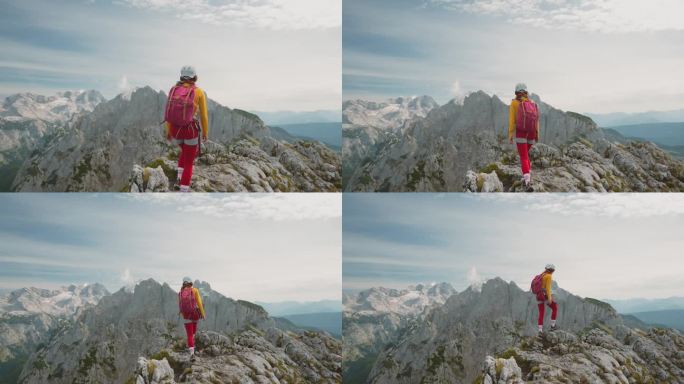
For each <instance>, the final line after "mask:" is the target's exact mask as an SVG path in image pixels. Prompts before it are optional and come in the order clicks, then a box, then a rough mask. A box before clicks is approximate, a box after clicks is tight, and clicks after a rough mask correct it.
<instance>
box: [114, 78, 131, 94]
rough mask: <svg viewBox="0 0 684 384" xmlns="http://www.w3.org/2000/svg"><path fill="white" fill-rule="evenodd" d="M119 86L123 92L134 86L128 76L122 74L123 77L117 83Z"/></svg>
mask: <svg viewBox="0 0 684 384" xmlns="http://www.w3.org/2000/svg"><path fill="white" fill-rule="evenodd" d="M117 87H118V88H119V91H121V92H123V93H126V92H129V91H130V90H131V89H132V86H131V83H129V82H128V76H126V75H123V76H121V79H119V82H118V83H117Z"/></svg>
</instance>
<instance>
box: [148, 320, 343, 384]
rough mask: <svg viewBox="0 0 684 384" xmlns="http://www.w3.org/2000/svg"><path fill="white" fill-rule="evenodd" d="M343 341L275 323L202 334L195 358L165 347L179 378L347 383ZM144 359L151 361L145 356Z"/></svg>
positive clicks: (187, 380) (182, 380)
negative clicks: (230, 332)
mask: <svg viewBox="0 0 684 384" xmlns="http://www.w3.org/2000/svg"><path fill="white" fill-rule="evenodd" d="M339 344H340V342H339V341H337V340H335V339H333V338H331V337H330V336H327V335H324V334H323V333H319V332H300V333H297V332H289V331H282V330H279V329H276V328H269V329H267V330H266V331H265V332H264V333H262V332H257V331H253V330H246V331H242V332H240V333H238V334H235V335H234V337H229V336H226V335H224V334H221V333H218V332H213V331H201V332H200V333H199V334H198V335H197V336H196V345H197V352H196V355H195V358H194V359H192V360H191V359H190V356H189V355H188V354H187V353H185V352H176V351H168V350H163V351H162V352H161V353H160V354H161V355H164V356H167V357H165V359H168V360H169V361H170V363H171V366H172V367H174V369H175V377H176V381H177V382H178V383H196V382H202V383H204V382H222V383H232V382H240V383H245V384H252V383H270V384H273V383H275V384H278V383H283V384H285V383H297V382H311V383H313V382H315V383H341V380H342V379H341V375H340V365H341V356H340V355H339V349H340V345H339ZM140 359H141V361H147V360H146V359H144V358H140Z"/></svg>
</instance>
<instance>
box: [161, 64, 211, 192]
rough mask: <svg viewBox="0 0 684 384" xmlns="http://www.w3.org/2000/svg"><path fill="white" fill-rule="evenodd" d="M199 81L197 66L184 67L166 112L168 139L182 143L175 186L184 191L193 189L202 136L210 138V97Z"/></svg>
mask: <svg viewBox="0 0 684 384" xmlns="http://www.w3.org/2000/svg"><path fill="white" fill-rule="evenodd" d="M196 82H197V73H195V68H193V67H191V66H184V67H183V68H182V69H181V76H180V81H179V82H177V83H176V85H174V86H173V88H171V91H169V98H168V101H167V102H166V112H165V113H164V120H165V121H166V138H167V139H168V140H171V141H173V142H174V143H175V144H178V145H179V146H180V155H179V156H178V174H177V179H176V185H180V191H181V192H190V180H191V179H192V167H193V164H194V162H195V156H196V155H197V151H198V148H199V145H200V141H199V139H200V135H202V140H207V137H208V135H209V117H208V113H207V96H206V93H204V91H202V89H200V88H199V87H197V86H196V85H195V83H196ZM198 117H199V121H198ZM200 123H201V125H200Z"/></svg>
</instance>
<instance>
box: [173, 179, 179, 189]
mask: <svg viewBox="0 0 684 384" xmlns="http://www.w3.org/2000/svg"><path fill="white" fill-rule="evenodd" d="M171 190H172V191H180V179H176V180H175V181H174V182H173V185H172V186H171Z"/></svg>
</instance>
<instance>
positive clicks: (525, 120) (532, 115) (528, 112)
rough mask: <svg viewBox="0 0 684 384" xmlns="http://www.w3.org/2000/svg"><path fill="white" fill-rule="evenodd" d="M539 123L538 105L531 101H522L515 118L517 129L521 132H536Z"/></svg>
mask: <svg viewBox="0 0 684 384" xmlns="http://www.w3.org/2000/svg"><path fill="white" fill-rule="evenodd" d="M538 121H539V111H538V110H537V104H535V103H534V102H533V101H532V100H530V99H525V100H520V103H519V107H518V113H517V115H516V116H515V129H516V130H517V131H520V132H535V131H536V130H537V122H538Z"/></svg>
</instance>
